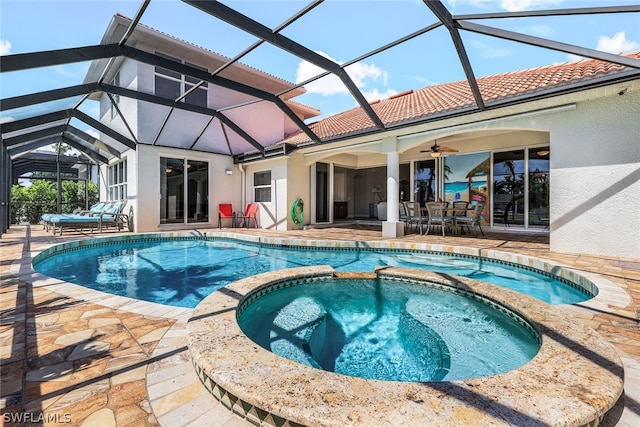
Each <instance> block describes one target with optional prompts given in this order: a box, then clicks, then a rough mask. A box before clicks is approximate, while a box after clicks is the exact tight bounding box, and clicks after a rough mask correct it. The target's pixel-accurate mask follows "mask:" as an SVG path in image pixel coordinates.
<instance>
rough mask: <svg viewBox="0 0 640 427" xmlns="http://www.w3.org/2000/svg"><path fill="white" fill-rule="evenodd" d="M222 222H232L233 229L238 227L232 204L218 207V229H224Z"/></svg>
mask: <svg viewBox="0 0 640 427" xmlns="http://www.w3.org/2000/svg"><path fill="white" fill-rule="evenodd" d="M222 220H231V227H235V226H236V214H235V212H233V206H232V205H231V203H220V204H219V205H218V228H222Z"/></svg>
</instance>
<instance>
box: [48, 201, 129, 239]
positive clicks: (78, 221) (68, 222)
mask: <svg viewBox="0 0 640 427" xmlns="http://www.w3.org/2000/svg"><path fill="white" fill-rule="evenodd" d="M126 203H127V201H126V200H116V201H112V202H104V203H103V206H102V210H101V211H97V209H98V207H95V205H94V206H92V209H90V210H89V211H86V212H81V213H78V214H60V215H51V216H48V217H47V222H48V223H49V224H50V228H51V229H52V232H53V234H55V233H56V230H57V231H59V233H60V235H62V232H63V230H64V229H65V228H73V229H80V230H82V229H84V228H89V229H91V232H93V229H97V230H98V231H100V232H102V230H103V229H104V228H107V227H115V228H117V229H118V230H122V229H123V228H124V227H125V226H126V227H127V229H128V230H129V231H131V228H130V227H129V215H127V214H125V213H123V210H124V206H125V205H126Z"/></svg>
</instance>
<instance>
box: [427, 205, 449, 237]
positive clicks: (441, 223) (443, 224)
mask: <svg viewBox="0 0 640 427" xmlns="http://www.w3.org/2000/svg"><path fill="white" fill-rule="evenodd" d="M426 207H427V212H429V219H428V220H427V230H426V231H425V233H424V234H429V230H431V229H432V228H433V227H440V228H441V229H442V237H444V236H445V230H446V228H447V227H449V228H451V227H453V217H452V216H449V215H446V213H447V207H446V205H445V204H444V203H440V202H428V203H427V204H426Z"/></svg>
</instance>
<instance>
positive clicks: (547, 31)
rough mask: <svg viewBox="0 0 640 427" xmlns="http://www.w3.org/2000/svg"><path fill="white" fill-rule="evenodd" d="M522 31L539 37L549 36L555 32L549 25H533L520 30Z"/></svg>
mask: <svg viewBox="0 0 640 427" xmlns="http://www.w3.org/2000/svg"><path fill="white" fill-rule="evenodd" d="M519 31H520V32H521V33H525V34H531V35H534V36H538V37H549V36H550V35H551V34H553V29H552V28H551V27H550V26H548V25H531V26H529V27H524V28H521V29H520V30H519Z"/></svg>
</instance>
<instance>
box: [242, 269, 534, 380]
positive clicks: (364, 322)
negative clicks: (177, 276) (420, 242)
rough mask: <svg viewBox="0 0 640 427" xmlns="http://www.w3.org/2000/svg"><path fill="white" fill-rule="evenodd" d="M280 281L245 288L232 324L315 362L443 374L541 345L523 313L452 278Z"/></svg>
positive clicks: (402, 374)
mask: <svg viewBox="0 0 640 427" xmlns="http://www.w3.org/2000/svg"><path fill="white" fill-rule="evenodd" d="M288 285H289V286H284V287H279V286H273V287H269V288H259V289H257V290H255V291H254V292H252V293H251V294H249V295H247V296H246V297H245V299H244V301H243V303H242V304H241V305H240V307H239V308H238V324H239V325H240V329H242V331H243V332H244V333H245V334H246V335H247V336H248V337H249V338H251V339H252V340H253V341H255V342H256V343H257V344H259V345H260V346H261V347H263V348H265V349H267V350H269V351H272V352H273V353H276V354H278V355H280V356H283V357H286V358H287V359H290V360H293V361H296V362H298V363H302V364H304V365H307V366H311V367H315V368H318V369H323V370H326V371H330V372H336V373H340V374H343V375H350V376H355V377H360V378H368V379H377V380H387V381H419V382H425V381H429V382H431V381H448V380H453V379H466V378H476V377H481V376H488V375H495V374H498V373H502V372H506V371H509V370H511V369H515V368H517V367H519V366H521V365H523V364H525V363H527V362H528V361H529V360H531V359H532V358H533V357H534V356H535V355H536V353H537V352H538V350H539V348H540V334H539V332H538V331H537V330H536V329H535V327H534V326H533V325H532V324H531V323H530V322H528V321H527V320H526V319H524V318H522V317H521V316H519V315H518V314H517V313H515V312H513V311H511V310H509V309H507V308H506V307H504V306H502V305H500V304H497V303H496V302H494V301H491V300H489V299H486V298H483V297H482V296H480V295H478V294H473V293H467V292H460V291H459V289H458V288H455V287H450V286H445V285H442V284H436V283H432V282H425V281H415V280H409V279H401V278H379V277H376V276H375V275H373V276H372V277H364V276H362V275H360V277H351V278H335V277H331V278H322V277H320V278H315V279H314V280H307V281H291V282H289V283H288Z"/></svg>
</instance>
